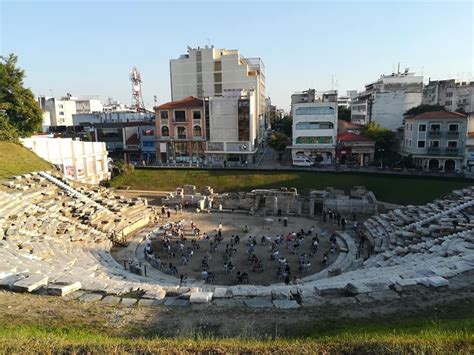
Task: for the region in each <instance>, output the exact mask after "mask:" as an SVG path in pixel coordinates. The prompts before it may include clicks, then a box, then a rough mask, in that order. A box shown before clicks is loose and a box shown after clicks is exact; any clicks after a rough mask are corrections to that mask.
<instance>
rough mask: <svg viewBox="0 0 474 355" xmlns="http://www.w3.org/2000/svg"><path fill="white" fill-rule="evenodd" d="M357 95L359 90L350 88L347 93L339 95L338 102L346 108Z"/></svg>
mask: <svg viewBox="0 0 474 355" xmlns="http://www.w3.org/2000/svg"><path fill="white" fill-rule="evenodd" d="M356 96H357V90H349V91H347V92H346V95H339V96H338V97H337V104H338V106H339V107H341V106H343V107H345V108H350V107H351V100H352V99H353V98H354V97H356Z"/></svg>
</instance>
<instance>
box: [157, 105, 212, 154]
mask: <svg viewBox="0 0 474 355" xmlns="http://www.w3.org/2000/svg"><path fill="white" fill-rule="evenodd" d="M155 115H156V118H155V125H156V130H155V131H156V142H157V144H156V156H157V161H158V162H161V163H191V162H194V163H200V162H203V160H204V151H205V148H206V137H207V135H206V130H207V127H208V123H207V122H206V119H205V117H204V101H203V100H201V99H199V98H197V97H194V96H188V97H185V98H183V99H181V100H177V101H171V102H167V103H165V104H162V105H160V106H157V107H155Z"/></svg>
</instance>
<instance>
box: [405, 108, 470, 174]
mask: <svg viewBox="0 0 474 355" xmlns="http://www.w3.org/2000/svg"><path fill="white" fill-rule="evenodd" d="M466 137H467V117H466V115H464V114H461V113H457V112H448V111H437V112H425V113H422V114H420V115H416V116H406V117H405V127H404V139H403V142H402V154H403V155H411V156H412V157H413V161H414V163H415V165H416V166H418V167H421V168H423V169H424V170H431V171H445V172H455V171H461V170H462V166H463V159H464V153H465V145H466Z"/></svg>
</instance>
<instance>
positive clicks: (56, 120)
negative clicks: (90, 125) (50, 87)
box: [38, 94, 103, 130]
mask: <svg viewBox="0 0 474 355" xmlns="http://www.w3.org/2000/svg"><path fill="white" fill-rule="evenodd" d="M38 103H39V105H40V107H41V109H42V110H43V112H44V114H43V130H47V129H48V128H49V127H51V126H53V127H54V126H73V125H74V115H75V114H91V113H100V112H102V110H103V106H102V103H101V102H100V100H99V99H96V98H82V99H79V98H77V97H73V96H71V94H67V95H66V96H63V97H61V98H59V99H57V98H55V97H50V98H47V97H45V96H40V97H39V98H38ZM46 112H48V113H47V114H46Z"/></svg>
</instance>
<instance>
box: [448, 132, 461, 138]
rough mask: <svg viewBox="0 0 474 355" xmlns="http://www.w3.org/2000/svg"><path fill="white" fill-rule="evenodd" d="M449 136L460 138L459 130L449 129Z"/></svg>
mask: <svg viewBox="0 0 474 355" xmlns="http://www.w3.org/2000/svg"><path fill="white" fill-rule="evenodd" d="M446 137H447V138H459V131H447V132H446Z"/></svg>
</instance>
